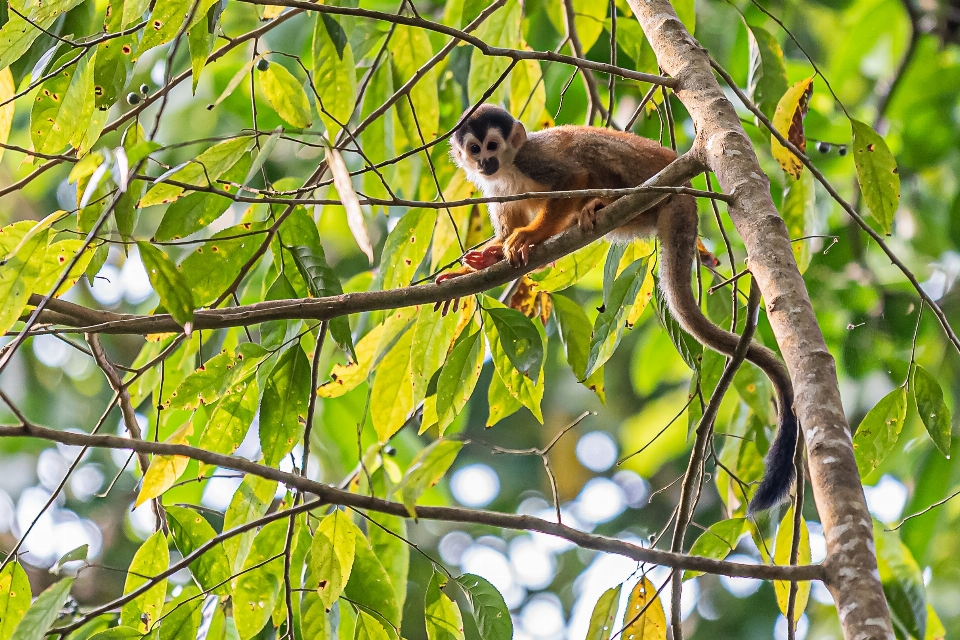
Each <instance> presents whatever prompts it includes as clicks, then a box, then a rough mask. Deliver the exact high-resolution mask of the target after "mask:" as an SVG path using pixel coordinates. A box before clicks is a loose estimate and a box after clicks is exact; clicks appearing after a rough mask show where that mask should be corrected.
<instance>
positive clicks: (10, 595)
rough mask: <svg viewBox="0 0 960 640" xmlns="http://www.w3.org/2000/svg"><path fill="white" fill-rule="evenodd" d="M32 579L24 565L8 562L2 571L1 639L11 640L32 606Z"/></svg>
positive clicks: (0, 592) (0, 597)
mask: <svg viewBox="0 0 960 640" xmlns="http://www.w3.org/2000/svg"><path fill="white" fill-rule="evenodd" d="M30 600H31V595H30V580H29V579H28V578H27V572H26V571H24V570H23V566H22V565H21V564H20V563H19V562H16V561H13V562H8V563H7V566H5V567H4V568H3V571H0V640H10V636H11V635H13V631H14V629H16V628H17V625H18V624H20V621H21V620H22V619H23V616H24V615H26V613H27V609H29V608H30Z"/></svg>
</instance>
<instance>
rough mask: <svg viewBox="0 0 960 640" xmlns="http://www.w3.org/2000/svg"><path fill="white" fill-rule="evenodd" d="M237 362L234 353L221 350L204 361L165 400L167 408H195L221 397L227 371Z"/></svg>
mask: <svg viewBox="0 0 960 640" xmlns="http://www.w3.org/2000/svg"><path fill="white" fill-rule="evenodd" d="M235 364H236V361H235V360H234V357H233V353H231V352H229V351H221V352H220V353H218V354H217V355H215V356H213V357H212V358H210V359H209V360H207V361H206V362H204V363H203V364H202V365H201V366H200V367H199V368H198V369H197V370H196V371H194V372H193V373H191V374H190V375H188V376H187V377H186V378H184V379H183V382H181V383H180V385H179V386H178V387H177V388H176V390H175V391H173V392H172V393H171V394H170V395H169V396H168V397H167V399H166V402H164V405H165V406H166V408H167V409H189V410H191V411H192V410H194V409H196V408H197V407H199V406H200V405H202V404H211V403H213V402H216V401H217V400H218V399H219V398H220V394H221V392H222V391H223V387H224V386H225V385H224V382H225V381H226V379H227V371H229V370H230V369H231V368H233V366H234V365H235Z"/></svg>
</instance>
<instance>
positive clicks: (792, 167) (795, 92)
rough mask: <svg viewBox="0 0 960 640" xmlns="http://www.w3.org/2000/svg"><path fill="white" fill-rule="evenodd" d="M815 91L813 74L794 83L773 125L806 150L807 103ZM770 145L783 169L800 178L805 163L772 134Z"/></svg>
mask: <svg viewBox="0 0 960 640" xmlns="http://www.w3.org/2000/svg"><path fill="white" fill-rule="evenodd" d="M812 93H813V76H811V77H809V78H807V79H806V80H801V81H800V82H798V83H796V84H794V85H793V86H792V87H790V88H789V89H787V92H786V93H785V94H783V96H782V97H781V98H780V100H779V102H777V109H776V111H775V112H774V114H773V126H774V127H775V128H776V130H777V131H779V132H780V134H781V135H783V137H784V138H786V139H787V140H789V141H790V142H792V143H793V144H794V145H795V146H796V147H797V148H798V149H799V150H800V151H806V149H807V138H806V136H805V135H804V132H803V117H804V116H805V115H807V104H808V103H809V102H810V95H811V94H812ZM770 146H771V149H772V151H773V157H774V158H776V160H777V162H779V163H780V166H781V167H783V170H784V171H786V172H787V173H788V174H789V175H791V176H793V177H794V179H799V178H800V171H801V170H802V169H803V163H802V162H800V159H799V158H797V157H796V156H795V155H793V152H792V151H789V150H788V149H787V148H786V147H784V146H783V145H781V144H780V142H779V141H778V140H777V139H776V138H775V137H774V136H773V134H771V135H770Z"/></svg>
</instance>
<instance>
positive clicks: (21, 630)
mask: <svg viewBox="0 0 960 640" xmlns="http://www.w3.org/2000/svg"><path fill="white" fill-rule="evenodd" d="M8 24H9V23H8ZM72 585H73V578H64V579H63V580H61V581H59V582H57V583H54V584H52V585H50V586H49V587H47V589H46V590H45V591H44V592H43V593H41V594H40V595H39V596H37V599H36V600H34V602H33V604H32V605H30V608H29V609H28V610H27V613H26V615H24V616H23V618H22V619H21V620H20V624H18V625H17V628H16V629H15V630H14V632H13V635H11V636H10V640H43V638H45V637H46V635H47V631H49V630H50V627H51V626H53V623H54V622H56V620H57V616H58V615H60V610H61V609H62V608H63V605H64V603H65V602H66V601H67V596H68V595H70V587H71V586H72Z"/></svg>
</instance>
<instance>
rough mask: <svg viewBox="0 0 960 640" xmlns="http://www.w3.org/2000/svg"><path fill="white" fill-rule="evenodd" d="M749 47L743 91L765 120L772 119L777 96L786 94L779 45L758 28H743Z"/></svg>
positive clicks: (785, 77)
mask: <svg viewBox="0 0 960 640" xmlns="http://www.w3.org/2000/svg"><path fill="white" fill-rule="evenodd" d="M747 35H748V39H749V44H750V75H749V77H748V78H747V92H748V95H749V96H750V98H751V99H752V100H753V101H754V102H755V103H756V105H757V106H758V107H760V111H762V112H763V114H764V115H765V116H767V117H768V118H773V114H774V112H775V111H776V110H777V103H778V102H779V101H780V96H782V95H783V94H785V93H786V92H787V89H789V88H790V85H789V84H788V83H787V69H786V66H785V65H784V62H783V50H782V49H781V48H780V43H779V42H777V39H776V38H774V37H773V36H772V35H770V33H769V32H768V31H766V30H764V29H762V28H760V27H756V26H753V25H748V26H747Z"/></svg>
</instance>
